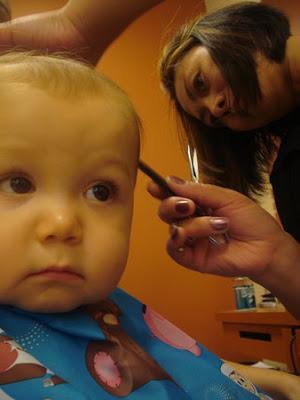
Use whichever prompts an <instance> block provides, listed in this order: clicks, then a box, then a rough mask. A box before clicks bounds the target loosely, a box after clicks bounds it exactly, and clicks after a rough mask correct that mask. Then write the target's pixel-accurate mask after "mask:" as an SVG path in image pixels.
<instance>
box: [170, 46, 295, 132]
mask: <svg viewBox="0 0 300 400" xmlns="http://www.w3.org/2000/svg"><path fill="white" fill-rule="evenodd" d="M256 61H257V76H258V81H259V85H260V89H261V92H262V99H261V100H259V102H258V103H257V104H256V105H254V106H251V107H250V108H249V109H248V110H246V111H245V110H241V109H242V108H243V105H242V104H236V101H235V98H234V95H233V93H232V90H231V88H230V86H229V84H228V83H227V82H226V81H225V79H224V78H223V76H222V74H221V71H220V70H219V68H218V67H217V65H216V64H215V62H214V61H213V59H212V58H211V56H210V54H209V52H208V50H207V49H206V48H205V47H204V46H197V47H194V48H192V49H191V50H189V51H188V52H187V54H186V55H185V56H184V57H183V59H182V60H181V61H180V63H179V64H178V66H177V67H176V71H175V92H176V97H177V100H178V101H179V103H180V105H181V106H182V108H183V109H184V110H185V111H186V112H187V113H188V114H190V115H192V116H194V117H195V118H197V119H199V120H201V121H202V122H203V123H204V124H205V125H207V126H211V127H220V126H226V127H228V128H230V129H232V130H237V131H244V130H251V129H255V128H258V127H261V126H264V125H266V124H268V123H269V122H271V121H273V120H276V119H278V118H280V117H281V116H283V115H285V114H286V113H287V112H289V111H291V110H292V109H293V107H294V101H293V97H292V93H291V90H289V82H288V77H287V73H286V67H285V64H284V63H283V64H278V63H275V62H272V61H269V60H267V59H266V57H264V56H262V55H259V56H258V57H257V59H256Z"/></svg>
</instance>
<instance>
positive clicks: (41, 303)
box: [0, 53, 268, 400]
mask: <svg viewBox="0 0 300 400" xmlns="http://www.w3.org/2000/svg"><path fill="white" fill-rule="evenodd" d="M0 115H1V117H0V221H1V224H0V238H1V240H0V257H1V265H2V266H1V270H0V304H1V306H0V399H2V400H4V399H5V400H8V399H17V400H19V399H21V400H42V399H48V400H50V399H51V400H71V399H72V400H82V399H92V400H93V399H113V398H119V397H125V398H126V399H127V398H128V399H151V400H153V399H157V400H166V399H170V400H185V399H210V400H212V399H220V400H221V399H227V400H229V399H243V400H245V399H258V398H260V399H267V398H268V397H267V396H265V395H263V394H261V393H259V392H258V389H257V388H256V387H255V386H253V385H252V384H251V383H250V382H248V381H247V380H245V379H242V378H241V377H240V376H239V375H238V374H236V373H234V371H233V370H232V369H231V368H230V367H229V366H228V365H226V364H224V363H223V362H222V361H221V360H220V359H218V358H217V357H215V356H214V355H212V354H211V353H209V352H208V351H207V350H206V349H204V348H203V347H202V346H200V345H199V344H198V343H196V342H195V341H194V340H193V339H191V338H190V337H189V336H187V335H186V334H184V333H183V332H182V331H180V330H179V329H177V328H176V327H174V326H173V325H172V324H171V323H169V322H168V321H166V320H164V319H163V318H162V317H161V316H160V315H159V314H157V313H155V312H154V311H153V310H151V309H150V308H149V307H146V306H144V305H143V304H141V303H140V302H139V301H138V300H136V299H134V298H132V297H131V296H129V295H128V294H126V293H125V292H123V291H122V290H120V289H116V286H117V284H118V282H119V280H120V277H121V275H122V272H123V270H124V267H125V264H126V260H127V254H128V248H129V237H130V226H131V219H132V211H133V194H134V187H135V181H136V174H137V162H138V157H139V131H140V122H139V118H138V116H137V114H136V113H135V111H134V109H133V107H132V105H131V103H130V101H129V100H128V98H127V96H126V94H125V93H124V92H123V91H122V90H121V89H120V88H118V87H117V86H116V85H115V84H114V83H113V82H111V81H110V80H109V79H107V78H105V77H104V76H102V75H100V74H98V73H96V72H95V71H94V70H92V69H91V68H89V67H88V66H86V65H84V64H81V63H79V62H75V61H71V60H68V59H64V58H61V57H54V56H51V57H50V56H41V55H37V54H27V53H12V54H8V55H4V56H1V57H0Z"/></svg>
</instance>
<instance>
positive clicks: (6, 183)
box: [0, 176, 34, 194]
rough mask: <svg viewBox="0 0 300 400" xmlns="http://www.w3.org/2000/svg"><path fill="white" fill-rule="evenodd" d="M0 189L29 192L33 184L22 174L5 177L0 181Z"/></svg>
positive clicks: (3, 190) (10, 191) (21, 192)
mask: <svg viewBox="0 0 300 400" xmlns="http://www.w3.org/2000/svg"><path fill="white" fill-rule="evenodd" d="M0 190H1V191H2V192H6V193H17V194H24V193H31V192H33V191H34V186H33V184H32V182H30V180H29V179H28V178H26V177H24V176H14V177H9V178H5V179H3V180H2V181H1V182H0Z"/></svg>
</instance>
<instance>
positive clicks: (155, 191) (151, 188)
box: [147, 181, 168, 200]
mask: <svg viewBox="0 0 300 400" xmlns="http://www.w3.org/2000/svg"><path fill="white" fill-rule="evenodd" d="M147 191H148V192H149V193H150V194H151V196H153V197H155V198H156V199H160V200H162V199H165V198H167V197H168V196H167V195H166V193H165V191H164V190H163V189H162V188H161V187H160V186H159V185H157V184H156V183H155V182H153V181H150V182H149V183H148V185H147Z"/></svg>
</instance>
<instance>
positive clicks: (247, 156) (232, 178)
mask: <svg viewBox="0 0 300 400" xmlns="http://www.w3.org/2000/svg"><path fill="white" fill-rule="evenodd" d="M289 36H290V26H289V21H288V19H287V17H286V16H285V15H284V14H282V13H281V12H280V11H278V10H276V9H274V8H272V7H269V6H267V5H263V4H259V3H253V2H243V3H238V4H234V5H232V6H228V7H225V8H222V9H220V10H218V11H216V12H214V13H212V14H208V15H205V16H204V17H198V18H197V19H195V20H194V21H192V22H190V23H188V24H186V25H184V26H183V27H182V28H181V29H180V31H179V32H178V33H177V34H176V35H175V36H174V37H173V39H172V40H171V41H170V43H169V44H168V45H167V46H166V47H165V48H164V51H163V53H162V57H161V60H160V75H161V80H162V83H163V85H164V87H165V88H166V90H167V92H168V93H169V95H170V97H171V100H173V102H174V104H175V107H176V110H177V112H178V115H179V117H180V120H181V123H182V127H183V138H182V139H183V140H185V136H186V138H187V140H188V142H190V143H191V144H193V145H194V146H196V147H197V150H198V155H199V158H200V168H201V170H202V172H203V173H204V175H205V178H206V181H209V182H211V183H215V184H218V185H222V186H226V187H230V188H233V189H236V190H238V191H240V192H242V193H244V194H246V195H248V196H250V197H251V195H252V194H254V193H256V194H257V193H259V192H261V191H262V189H263V187H264V173H265V172H266V170H267V168H268V166H269V162H270V158H271V156H272V154H273V151H274V149H275V146H274V137H276V136H281V135H282V134H283V132H280V130H279V129H276V128H275V129H274V127H275V126H276V124H275V125H274V124H272V126H269V127H265V128H263V129H257V130H255V131H251V132H234V131H232V130H230V129H228V128H218V129H216V128H213V129H212V128H208V127H206V126H204V125H203V124H202V123H201V122H200V121H198V120H197V119H195V118H194V117H192V116H190V115H189V114H187V113H186V112H185V111H184V110H183V109H182V107H181V105H180V104H179V102H178V101H177V98H176V92H175V72H176V67H177V65H178V64H179V63H180V61H181V60H182V58H183V57H184V56H185V54H186V53H187V52H188V51H189V50H190V49H192V48H193V47H195V46H199V45H202V46H205V47H206V48H207V50H208V51H209V54H210V56H211V57H212V59H213V61H214V62H215V63H216V65H217V66H218V68H219V69H220V71H221V74H222V75H223V77H224V79H225V80H226V81H227V82H228V84H229V86H230V87H231V89H232V92H233V94H234V97H235V100H236V101H237V102H242V104H243V105H244V106H245V108H247V107H248V106H250V105H253V104H257V102H258V101H259V100H260V98H261V91H260V87H259V82H258V78H257V73H256V62H255V56H256V54H257V53H258V52H259V53H261V54H263V55H264V56H265V57H267V58H268V59H269V60H272V61H274V62H277V63H281V62H282V61H283V60H284V56H285V49H286V42H287V39H288V38H289Z"/></svg>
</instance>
